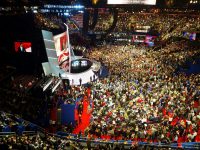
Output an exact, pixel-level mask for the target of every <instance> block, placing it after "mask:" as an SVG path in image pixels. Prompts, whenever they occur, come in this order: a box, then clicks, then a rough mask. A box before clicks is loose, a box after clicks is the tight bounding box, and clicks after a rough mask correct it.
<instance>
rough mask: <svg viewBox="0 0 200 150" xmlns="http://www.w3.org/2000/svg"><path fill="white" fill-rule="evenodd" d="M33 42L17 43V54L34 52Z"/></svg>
mask: <svg viewBox="0 0 200 150" xmlns="http://www.w3.org/2000/svg"><path fill="white" fill-rule="evenodd" d="M31 46H32V44H31V42H21V41H18V42H15V52H28V53H30V52H32V47H31Z"/></svg>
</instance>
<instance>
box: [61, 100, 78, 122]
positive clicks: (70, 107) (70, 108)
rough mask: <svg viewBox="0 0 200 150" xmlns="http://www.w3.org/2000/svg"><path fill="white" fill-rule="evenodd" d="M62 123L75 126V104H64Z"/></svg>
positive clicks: (62, 107)
mask: <svg viewBox="0 0 200 150" xmlns="http://www.w3.org/2000/svg"><path fill="white" fill-rule="evenodd" d="M61 123H62V124H63V125H65V124H69V123H73V124H75V104H63V105H62V106H61Z"/></svg>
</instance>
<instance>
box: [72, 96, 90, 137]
mask: <svg viewBox="0 0 200 150" xmlns="http://www.w3.org/2000/svg"><path fill="white" fill-rule="evenodd" d="M88 105H89V101H88V99H87V97H86V96H85V97H84V99H83V113H82V117H81V123H80V124H78V126H77V127H76V128H75V130H74V131H73V133H74V134H78V133H79V132H80V131H81V133H82V134H83V133H84V130H85V129H86V128H87V127H88V126H89V124H90V117H91V112H90V111H88ZM75 119H78V112H77V110H76V112H75Z"/></svg>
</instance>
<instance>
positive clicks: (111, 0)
mask: <svg viewBox="0 0 200 150" xmlns="http://www.w3.org/2000/svg"><path fill="white" fill-rule="evenodd" d="M107 4H109V5H115V4H118V5H120V4H121V5H124V4H140V5H156V0H108V1H107Z"/></svg>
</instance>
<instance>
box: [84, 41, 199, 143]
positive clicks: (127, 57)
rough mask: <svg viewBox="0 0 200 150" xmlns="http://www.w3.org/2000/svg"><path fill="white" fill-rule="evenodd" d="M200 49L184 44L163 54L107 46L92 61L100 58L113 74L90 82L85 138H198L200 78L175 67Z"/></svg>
mask: <svg viewBox="0 0 200 150" xmlns="http://www.w3.org/2000/svg"><path fill="white" fill-rule="evenodd" d="M193 56H198V57H199V49H194V48H193V47H190V46H188V43H187V42H186V41H180V42H176V43H171V44H169V45H167V46H166V47H165V48H163V49H161V50H159V51H153V50H149V49H148V48H147V49H145V50H143V51H141V49H140V48H137V47H134V46H127V47H124V46H107V47H102V48H98V49H96V50H94V51H92V52H91V53H90V54H89V55H88V57H89V58H93V59H97V60H101V61H102V62H103V63H104V64H105V65H106V66H108V68H109V76H108V77H107V78H105V79H99V80H97V81H95V82H93V83H92V87H91V99H92V100H93V101H94V109H93V117H92V121H91V124H90V126H89V127H88V128H87V129H86V131H85V133H86V134H87V135H90V136H91V135H92V136H94V137H101V138H103V137H105V135H106V136H107V135H108V136H109V138H111V139H118V138H120V139H132V140H136V141H161V142H192V141H199V140H200V139H199V138H200V132H199V131H200V128H199V126H200V112H199V110H200V105H199V100H200V99H199V95H200V91H199V86H200V85H199V81H200V76H199V74H196V75H195V74H192V75H188V76H187V75H185V74H184V73H176V68H177V67H178V66H179V65H183V64H184V62H185V60H186V59H188V58H190V59H191V58H192V57H193Z"/></svg>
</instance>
